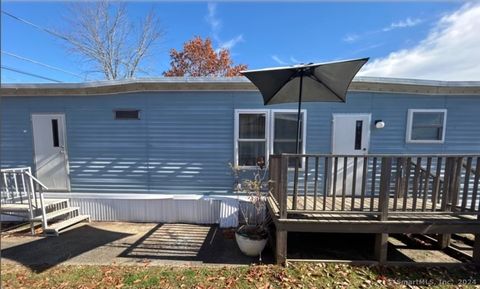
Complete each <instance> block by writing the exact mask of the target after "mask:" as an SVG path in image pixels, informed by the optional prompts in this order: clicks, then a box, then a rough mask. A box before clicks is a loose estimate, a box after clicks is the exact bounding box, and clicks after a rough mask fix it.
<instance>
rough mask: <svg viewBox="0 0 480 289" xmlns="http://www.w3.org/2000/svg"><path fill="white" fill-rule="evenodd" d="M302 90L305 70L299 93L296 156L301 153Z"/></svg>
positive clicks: (301, 77)
mask: <svg viewBox="0 0 480 289" xmlns="http://www.w3.org/2000/svg"><path fill="white" fill-rule="evenodd" d="M302 88H303V69H302V70H300V90H299V93H298V112H297V142H296V147H295V154H299V153H300V134H301V133H302V132H301V130H300V126H301V124H300V116H301V115H302Z"/></svg>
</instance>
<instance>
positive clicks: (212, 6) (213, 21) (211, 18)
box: [205, 3, 222, 33]
mask: <svg viewBox="0 0 480 289" xmlns="http://www.w3.org/2000/svg"><path fill="white" fill-rule="evenodd" d="M207 8H208V14H207V16H205V19H206V20H207V22H208V24H209V25H210V27H211V29H212V32H214V33H216V32H217V31H218V30H220V27H221V25H222V22H221V21H220V20H219V19H218V18H217V4H216V3H208V4H207Z"/></svg>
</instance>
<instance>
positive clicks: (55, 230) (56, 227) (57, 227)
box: [45, 215, 90, 236]
mask: <svg viewBox="0 0 480 289" xmlns="http://www.w3.org/2000/svg"><path fill="white" fill-rule="evenodd" d="M85 220H90V216H89V215H80V216H76V217H73V218H70V219H67V220H64V221H61V222H58V223H55V224H52V225H50V226H48V229H46V230H45V235H47V236H58V234H59V233H60V231H61V230H63V229H66V228H68V227H70V226H73V225H75V224H77V223H80V222H82V221H85Z"/></svg>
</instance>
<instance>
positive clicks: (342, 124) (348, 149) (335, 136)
mask: <svg viewBox="0 0 480 289" xmlns="http://www.w3.org/2000/svg"><path fill="white" fill-rule="evenodd" d="M369 144H370V114H334V115H333V130H332V154H333V155H348V156H362V155H366V154H368V149H369ZM344 166H345V159H344V158H338V164H337V182H336V186H335V188H336V189H335V193H336V194H337V195H339V194H342V192H343V187H342V185H343V173H344V169H345V170H346V188H345V192H346V195H352V191H353V188H352V185H353V183H352V182H353V169H354V158H353V157H351V158H348V159H347V165H346V166H345V168H344ZM333 170H334V166H333V165H332V177H333V174H334V173H335V172H334V171H333ZM356 171H357V174H356V182H355V194H359V193H360V190H361V184H362V172H363V158H361V157H359V158H357V170H356ZM332 192H333V187H332Z"/></svg>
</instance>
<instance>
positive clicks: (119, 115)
mask: <svg viewBox="0 0 480 289" xmlns="http://www.w3.org/2000/svg"><path fill="white" fill-rule="evenodd" d="M139 114H140V111H139V110H134V109H121V110H120V109H119V110H115V119H140V117H139Z"/></svg>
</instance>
